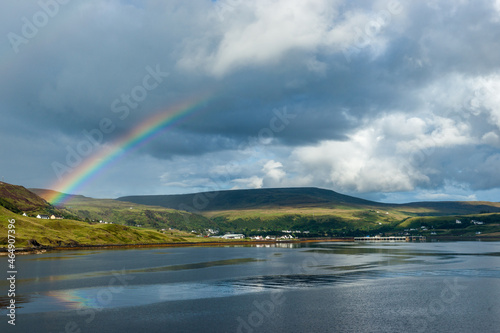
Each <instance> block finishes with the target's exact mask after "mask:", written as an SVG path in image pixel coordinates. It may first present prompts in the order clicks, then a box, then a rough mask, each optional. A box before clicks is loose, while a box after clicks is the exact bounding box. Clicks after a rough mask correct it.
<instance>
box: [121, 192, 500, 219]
mask: <svg viewBox="0 0 500 333" xmlns="http://www.w3.org/2000/svg"><path fill="white" fill-rule="evenodd" d="M117 200H120V201H126V202H133V203H137V204H143V205H154V206H161V207H166V208H172V209H179V210H188V211H196V212H221V211H234V210H240V211H244V210H266V209H267V210H273V209H283V208H295V209H303V208H323V209H336V208H340V209H347V210H349V209H351V210H352V209H360V208H378V209H380V210H388V209H389V210H397V211H400V212H402V213H407V214H409V215H412V214H417V215H422V216H429V215H430V216H439V215H453V214H478V213H494V212H500V203H495V202H475V201H463V202H462V201H437V202H413V203H407V204H387V203H380V202H375V201H369V200H364V199H360V198H356V197H353V196H349V195H345V194H340V193H337V192H335V191H331V190H325V189H320V188H313V187H304V188H274V189H253V190H229V191H218V192H215V191H214V192H201V193H193V194H179V195H144V196H126V197H120V198H118V199H117Z"/></svg>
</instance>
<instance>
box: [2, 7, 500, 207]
mask: <svg viewBox="0 0 500 333" xmlns="http://www.w3.org/2000/svg"><path fill="white" fill-rule="evenodd" d="M0 7H1V10H0V36H3V39H2V40H1V43H0V61H1V62H0V72H1V76H0V112H1V118H0V119H1V120H0V156H1V160H0V177H2V178H1V179H3V180H4V181H5V182H8V183H13V184H18V185H22V186H25V187H28V188H49V189H54V190H71V191H74V192H72V193H74V194H83V195H86V196H90V197H95V198H116V197H120V196H124V195H133V194H136V195H139V194H178V193H193V192H198V191H217V190H227V189H249V188H274V187H309V186H312V187H320V188H325V189H331V190H334V191H337V192H340V193H344V194H350V195H354V196H358V197H362V198H366V199H371V200H377V201H382V202H411V201H429V200H488V201H500V200H499V198H500V196H499V195H500V172H498V169H499V167H500V94H499V93H498V91H499V90H500V0H495V1H493V0H490V1H481V0H474V1H466V0H454V1H439V0H432V1H421V0H419V1H401V2H398V1H394V0H384V1H377V0H375V1H342V0H309V1H304V0H217V1H213V0H212V1H211V0H190V1H185V0H166V1H164V0H161V1H160V0H151V1H148V0H144V1H140V0H128V1H124V0H122V1H120V0H102V1H69V0H40V1H5V2H2V4H1V5H0ZM186 110H187V111H186ZM160 118H161V119H163V120H164V122H162V123H160V122H159V121H157V122H156V124H160V125H161V126H157V127H155V126H154V121H156V120H155V119H160ZM141 126H142V127H141ZM148 126H149V127H148ZM140 128H143V129H144V131H143V133H144V134H145V135H144V136H135V137H134V135H135V134H134V133H137V131H138V130H139V129H140ZM146 134H147V135H146ZM133 138H135V141H133ZM132 143H134V144H132ZM77 183H78V184H79V185H78V186H73V185H75V184H77Z"/></svg>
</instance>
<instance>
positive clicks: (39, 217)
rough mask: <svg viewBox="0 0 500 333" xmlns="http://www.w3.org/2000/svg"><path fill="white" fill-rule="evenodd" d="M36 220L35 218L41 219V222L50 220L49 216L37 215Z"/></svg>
mask: <svg viewBox="0 0 500 333" xmlns="http://www.w3.org/2000/svg"><path fill="white" fill-rule="evenodd" d="M36 218H37V219H42V220H48V219H50V216H48V215H40V214H38V215H37V216H36Z"/></svg>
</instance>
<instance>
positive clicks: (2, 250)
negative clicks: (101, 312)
mask: <svg viewBox="0 0 500 333" xmlns="http://www.w3.org/2000/svg"><path fill="white" fill-rule="evenodd" d="M429 241H431V242H432V241H445V242H446V241H500V237H499V236H497V235H495V236H488V235H481V236H476V237H474V236H433V237H427V242H429ZM319 242H354V237H336V238H327V237H325V238H320V237H319V238H300V239H292V240H226V241H204V242H171V243H141V244H98V245H84V244H80V245H72V246H38V247H24V248H16V251H15V254H16V255H23V254H42V253H47V252H50V251H68V250H97V249H99V250H102V249H107V250H114V249H125V248H155V247H203V246H207V247H220V246H234V245H249V246H251V245H276V244H298V243H319ZM363 243H367V242H363ZM368 243H371V242H368ZM8 253H9V252H8V248H7V247H0V256H6V255H8Z"/></svg>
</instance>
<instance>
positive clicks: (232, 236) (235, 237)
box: [222, 234, 245, 239]
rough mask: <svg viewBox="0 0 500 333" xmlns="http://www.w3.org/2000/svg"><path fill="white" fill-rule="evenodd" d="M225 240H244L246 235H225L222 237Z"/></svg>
mask: <svg viewBox="0 0 500 333" xmlns="http://www.w3.org/2000/svg"><path fill="white" fill-rule="evenodd" d="M222 238H224V239H243V238H245V235H243V234H225V235H224V236H222Z"/></svg>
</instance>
